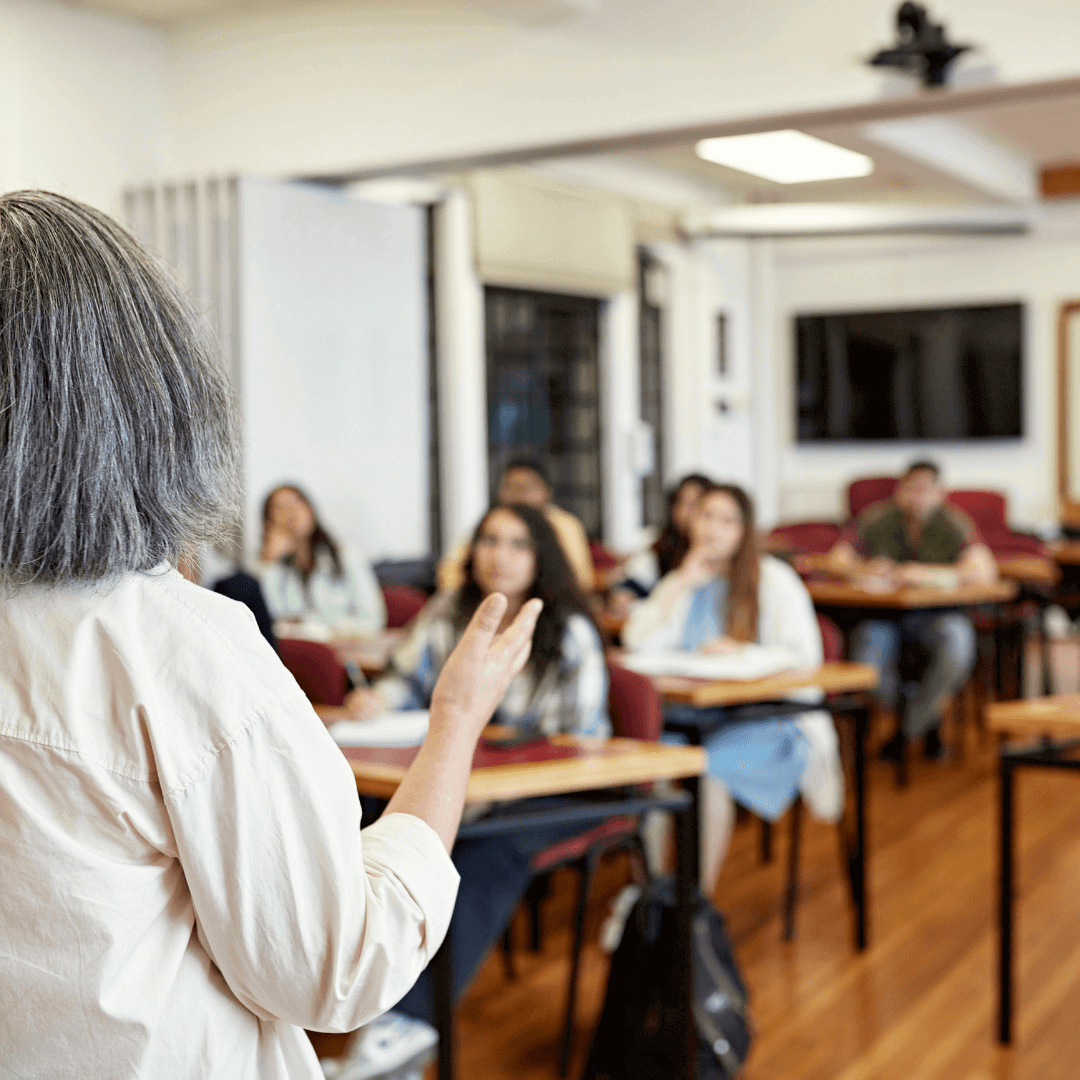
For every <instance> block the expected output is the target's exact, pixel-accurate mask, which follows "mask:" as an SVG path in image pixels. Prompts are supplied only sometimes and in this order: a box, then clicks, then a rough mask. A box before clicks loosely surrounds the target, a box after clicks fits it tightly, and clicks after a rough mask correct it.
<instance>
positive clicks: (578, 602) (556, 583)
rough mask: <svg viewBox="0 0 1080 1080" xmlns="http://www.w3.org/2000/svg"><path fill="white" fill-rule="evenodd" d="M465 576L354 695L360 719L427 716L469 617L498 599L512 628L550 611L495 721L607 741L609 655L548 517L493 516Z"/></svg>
mask: <svg viewBox="0 0 1080 1080" xmlns="http://www.w3.org/2000/svg"><path fill="white" fill-rule="evenodd" d="M463 574H464V583H463V584H462V586H461V588H460V589H459V590H458V591H457V592H456V593H454V594H452V595H451V596H442V597H440V598H439V599H437V600H436V601H434V602H433V603H432V604H431V605H429V608H428V611H427V612H426V613H425V615H424V616H423V617H421V618H420V619H419V620H418V621H417V624H416V626H415V627H414V628H413V632H412V634H411V635H410V636H409V638H408V640H407V641H405V642H404V644H403V645H402V646H401V647H400V648H398V649H397V651H396V652H395V653H394V655H393V658H392V661H391V672H390V674H388V675H386V676H385V677H383V678H382V679H380V680H379V681H378V682H377V683H376V684H375V686H374V687H373V688H371V689H370V690H361V691H354V692H353V693H352V694H351V695H350V697H349V707H350V709H351V711H352V712H353V713H354V715H356V716H358V717H359V718H363V717H366V716H371V715H373V714H374V713H376V712H382V711H385V710H387V709H416V708H426V707H427V704H428V702H429V701H430V700H431V691H432V688H433V687H434V685H435V681H436V680H437V679H438V677H439V671H440V670H441V669H442V665H443V663H444V662H445V660H446V657H447V656H449V655H450V652H451V650H452V649H453V648H454V645H455V643H456V642H457V640H458V638H459V637H460V636H461V632H462V630H463V629H464V628H465V626H466V625H467V624H468V622H469V619H470V618H472V614H473V612H474V611H475V610H476V609H477V607H478V606H479V605H480V603H481V602H482V601H483V599H484V597H485V596H489V595H490V594H491V593H494V592H500V593H502V594H503V595H504V596H506V598H507V600H508V602H509V603H508V607H507V618H511V619H512V618H513V616H514V614H516V612H517V610H518V609H519V608H520V607H521V606H522V605H523V604H524V603H525V602H526V601H527V600H530V599H538V600H542V601H543V602H544V610H543V611H542V612H541V615H540V618H539V620H538V621H537V624H536V630H535V632H534V634H533V649H532V656H531V658H530V660H529V663H528V665H527V666H526V668H525V670H524V671H522V672H521V674H520V675H519V676H518V677H517V678H516V679H515V680H514V682H513V683H512V684H511V685H510V688H509V689H508V690H507V693H506V696H505V697H504V698H503V701H502V704H501V705H500V706H499V708H498V711H497V713H496V720H497V721H498V722H499V723H502V724H508V725H511V726H514V727H521V728H528V729H534V730H536V731H538V732H540V733H542V734H544V735H554V734H557V733H559V732H570V733H574V734H580V735H607V734H609V733H610V725H609V723H608V718H607V713H606V703H607V667H606V664H605V661H604V653H603V646H602V644H601V641H600V636H599V634H598V633H597V630H596V627H595V626H594V624H593V621H592V618H591V617H590V615H589V611H588V605H587V603H586V601H585V598H584V597H583V596H582V595H581V592H580V590H579V589H578V586H577V583H576V582H575V580H574V575H573V573H572V571H571V570H570V566H569V564H568V563H567V561H566V556H565V555H564V554H563V551H562V547H561V545H560V544H559V540H558V537H557V536H556V535H555V531H554V530H553V529H552V527H551V525H550V524H549V523H548V521H547V518H546V517H545V516H544V514H543V513H541V512H540V511H539V510H535V509H533V508H532V507H530V506H520V505H519V506H505V507H496V508H494V509H492V510H489V511H488V512H487V514H485V515H484V518H483V520H482V521H481V522H480V524H479V525H478V526H477V529H476V532H475V533H474V534H473V537H472V540H471V542H470V544H469V549H468V553H467V556H466V559H465V564H464V567H463Z"/></svg>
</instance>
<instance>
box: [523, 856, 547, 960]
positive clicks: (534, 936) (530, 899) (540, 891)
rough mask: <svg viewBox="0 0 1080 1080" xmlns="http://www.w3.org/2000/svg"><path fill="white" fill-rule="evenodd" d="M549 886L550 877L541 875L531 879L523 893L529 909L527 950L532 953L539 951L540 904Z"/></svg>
mask: <svg viewBox="0 0 1080 1080" xmlns="http://www.w3.org/2000/svg"><path fill="white" fill-rule="evenodd" d="M550 885H551V877H550V875H548V874H541V875H540V876H539V877H536V878H533V880H532V882H531V883H530V884H529V887H528V889H526V891H525V905H526V907H528V909H529V922H530V931H529V935H530V936H529V948H530V949H532V951H533V952H539V951H540V904H541V902H542V901H543V900H544V899H545V898H546V897H547V894H548V889H549V887H550Z"/></svg>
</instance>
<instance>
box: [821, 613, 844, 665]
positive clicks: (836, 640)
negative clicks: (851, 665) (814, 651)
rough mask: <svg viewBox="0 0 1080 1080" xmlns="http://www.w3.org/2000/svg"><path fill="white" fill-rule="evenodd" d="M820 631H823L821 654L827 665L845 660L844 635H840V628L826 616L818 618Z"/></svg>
mask: <svg viewBox="0 0 1080 1080" xmlns="http://www.w3.org/2000/svg"><path fill="white" fill-rule="evenodd" d="M817 622H818V629H819V630H820V631H821V652H822V655H823V657H824V659H825V663H827V664H831V663H835V662H836V661H837V660H843V659H844V635H843V634H842V633H840V627H839V626H837V625H836V623H834V622H833V621H832V619H830V618H828V616H826V615H819V616H818V617H817Z"/></svg>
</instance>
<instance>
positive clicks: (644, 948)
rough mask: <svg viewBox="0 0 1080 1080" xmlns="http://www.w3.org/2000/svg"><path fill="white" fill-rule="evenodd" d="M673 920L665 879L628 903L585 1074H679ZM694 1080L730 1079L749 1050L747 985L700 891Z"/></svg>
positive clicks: (606, 1079)
mask: <svg viewBox="0 0 1080 1080" xmlns="http://www.w3.org/2000/svg"><path fill="white" fill-rule="evenodd" d="M677 925H678V919H677V913H676V909H675V889H674V884H673V882H672V880H671V878H655V879H654V880H653V881H652V882H651V883H650V884H649V885H648V886H646V888H645V890H644V891H643V892H642V894H641V896H640V898H639V899H638V900H637V902H636V903H635V904H634V907H633V910H632V911H631V912H630V916H629V918H628V919H627V920H626V926H625V928H624V929H623V934H622V940H621V941H620V942H619V944H618V947H617V948H616V949H615V953H614V955H613V956H612V958H611V974H610V975H609V977H608V988H607V996H606V997H605V999H604V1008H603V1011H602V1012H601V1014H600V1023H599V1024H598V1025H597V1029H596V1033H595V1035H594V1036H593V1043H592V1048H591V1050H590V1052H589V1060H588V1062H587V1064H586V1066H585V1073H584V1076H583V1080H682V1065H683V1061H684V1055H685V1050H684V1047H685V1029H684V1028H683V1027H682V1025H681V1022H680V1009H679V1008H678V995H679V993H680V987H678V986H676V985H675V983H676V972H675V965H674V964H673V963H672V958H673V957H674V955H675V934H676V928H677ZM692 958H693V973H694V1005H693V1008H694V1021H695V1026H696V1028H697V1035H698V1077H699V1080H731V1078H732V1077H734V1076H736V1074H737V1073H738V1072H739V1070H740V1069H741V1068H742V1064H743V1062H744V1061H745V1060H746V1055H747V1053H748V1052H749V1050H750V1040H751V1030H750V1022H749V1020H748V1019H747V1012H746V1004H747V991H746V984H745V983H744V982H743V980H742V976H741V975H740V974H739V969H738V967H737V966H736V964H735V957H734V954H733V953H732V950H731V942H730V940H729V939H728V935H727V930H726V929H725V927H724V919H723V916H721V914H720V913H719V912H718V911H717V910H716V908H714V907H713V906H712V904H711V903H709V901H708V900H706V899H705V898H704V897H703V896H700V895H699V896H698V897H697V900H696V903H695V907H694V914H693V922H692Z"/></svg>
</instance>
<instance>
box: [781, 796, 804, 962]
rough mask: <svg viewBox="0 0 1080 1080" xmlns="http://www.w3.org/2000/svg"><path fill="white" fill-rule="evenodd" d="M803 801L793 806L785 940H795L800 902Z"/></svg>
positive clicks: (785, 893)
mask: <svg viewBox="0 0 1080 1080" xmlns="http://www.w3.org/2000/svg"><path fill="white" fill-rule="evenodd" d="M802 805H803V804H802V799H801V798H796V800H795V802H794V803H792V806H791V845H790V846H789V848H788V875H787V889H786V890H785V892H784V940H785V941H794V940H795V905H796V904H797V903H798V900H799V847H800V846H801V843H802Z"/></svg>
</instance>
